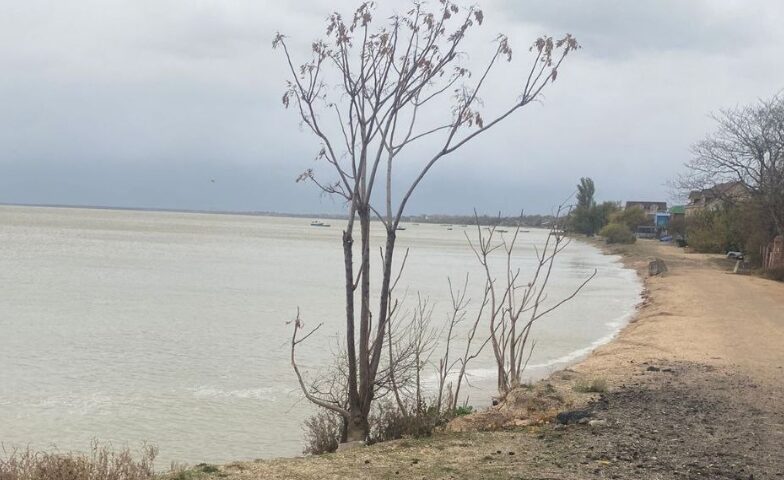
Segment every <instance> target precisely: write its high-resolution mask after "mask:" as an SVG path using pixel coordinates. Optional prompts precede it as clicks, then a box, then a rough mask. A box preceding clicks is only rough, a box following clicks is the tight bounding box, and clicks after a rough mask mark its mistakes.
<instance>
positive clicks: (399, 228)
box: [395, 227, 406, 230]
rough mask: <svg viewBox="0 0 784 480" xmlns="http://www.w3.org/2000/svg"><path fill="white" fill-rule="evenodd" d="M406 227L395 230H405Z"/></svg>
mask: <svg viewBox="0 0 784 480" xmlns="http://www.w3.org/2000/svg"><path fill="white" fill-rule="evenodd" d="M405 229H406V227H397V228H396V229H395V230H405Z"/></svg>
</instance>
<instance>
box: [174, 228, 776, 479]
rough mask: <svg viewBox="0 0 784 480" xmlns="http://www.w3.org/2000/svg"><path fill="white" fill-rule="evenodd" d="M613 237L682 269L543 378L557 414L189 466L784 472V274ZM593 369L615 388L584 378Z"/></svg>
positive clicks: (456, 472)
mask: <svg viewBox="0 0 784 480" xmlns="http://www.w3.org/2000/svg"><path fill="white" fill-rule="evenodd" d="M612 251H613V252H614V253H618V254H620V255H622V256H623V257H624V261H625V262H626V263H627V264H628V265H630V266H632V267H635V268H638V269H641V270H642V271H645V269H646V268H647V261H648V259H649V258H653V257H659V258H662V259H663V260H664V262H665V263H666V265H667V267H668V268H669V271H668V272H667V273H665V274H663V275H661V276H657V277H652V278H648V279H647V280H646V286H647V292H646V301H645V303H644V305H643V306H642V307H641V309H640V312H639V314H638V315H637V317H636V318H635V319H634V320H633V321H632V323H630V324H629V325H628V326H627V327H626V328H625V329H624V330H623V331H622V332H621V334H620V335H619V336H618V337H617V338H616V339H615V340H614V341H612V342H611V343H609V344H607V345H605V346H603V347H600V348H599V349H597V350H596V351H595V352H594V353H593V354H592V355H591V356H589V357H588V358H587V359H586V360H585V361H583V362H581V363H580V364H578V365H576V366H574V367H573V368H572V369H569V370H565V371H561V372H558V373H556V374H554V375H553V376H552V377H551V378H550V379H548V380H546V381H544V382H542V383H541V384H539V385H538V386H537V388H535V389H532V392H533V391H534V390H535V391H536V392H539V394H541V393H542V392H551V393H548V394H547V395H550V396H551V397H552V398H557V399H558V400H559V402H557V406H558V407H559V409H560V413H561V414H560V415H557V416H556V415H554V413H557V412H553V415H551V416H549V417H547V416H540V417H539V418H540V419H542V418H544V419H546V420H551V421H549V422H547V423H542V424H540V423H538V422H535V421H531V420H530V419H531V418H532V417H531V415H530V413H531V412H523V411H519V412H517V417H519V418H517V419H515V420H514V421H513V422H511V423H510V422H508V421H507V422H506V427H505V428H502V429H501V430H496V431H463V432H456V433H455V432H450V433H443V434H440V435H437V436H436V437H434V438H432V439H423V440H400V441H396V442H390V443H387V444H383V445H376V446H373V447H366V448H359V449H355V450H349V451H345V452H338V453H335V454H329V455H323V456H320V457H313V458H300V459H278V460H266V461H258V462H249V463H235V464H229V465H225V466H221V467H219V468H218V471H217V472H210V473H200V470H199V469H196V470H193V471H190V472H187V474H186V475H187V476H183V477H181V478H192V479H196V478H229V479H254V480H256V479H309V478H323V479H343V478H357V479H360V478H363V479H364V478H379V479H385V478H405V479H409V478H423V479H434V478H444V479H458V478H465V479H480V478H481V479H485V478H486V479H496V478H516V479H586V478H619V479H744V480H746V479H768V478H772V479H775V478H782V479H784V284H781V283H775V282H772V281H769V280H764V279H761V278H756V277H752V276H743V275H735V274H731V273H729V272H728V270H729V269H730V268H731V266H732V265H731V264H730V263H727V261H725V260H723V259H721V258H720V257H717V256H708V255H698V254H687V253H684V252H683V251H682V250H681V249H677V248H675V247H672V246H668V245H662V244H659V243H657V242H653V241H640V242H638V243H637V244H635V245H632V246H624V247H616V248H613V249H612ZM591 379H601V380H602V381H605V382H606V383H607V388H606V391H604V392H602V393H576V392H574V391H573V389H572V387H573V385H574V384H575V382H579V381H583V382H585V381H587V380H591ZM532 394H533V393H532ZM523 395H525V392H523ZM507 410H509V409H508V408H507ZM491 413H492V412H491ZM507 413H508V411H507ZM513 417H514V415H513ZM477 418H479V417H477ZM506 420H509V418H506ZM457 430H461V429H460V428H458V429H457ZM468 430H471V429H468ZM206 470H212V468H207V469H206Z"/></svg>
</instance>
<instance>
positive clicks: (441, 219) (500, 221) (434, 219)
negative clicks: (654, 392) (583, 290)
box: [0, 202, 552, 228]
mask: <svg viewBox="0 0 784 480" xmlns="http://www.w3.org/2000/svg"><path fill="white" fill-rule="evenodd" d="M0 207H24V208H62V209H78V210H109V211H119V212H157V213H188V214H196V215H243V216H248V217H275V218H311V219H312V218H317V219H321V218H323V219H329V220H348V215H345V214H340V213H285V212H269V211H248V210H237V211H234V210H198V209H178V208H156V207H120V206H106V205H78V204H77V205H69V204H59V203H51V204H50V203H3V202H0ZM519 218H520V217H519V216H512V217H508V216H498V215H492V216H489V215H486V214H481V215H479V221H480V222H479V223H480V224H481V225H494V224H497V225H503V226H514V225H517V224H519ZM551 218H552V216H551V215H527V216H525V217H524V221H523V222H522V224H521V226H522V227H526V228H546V227H547V225H546V224H542V223H541V221H542V220H545V221H546V220H549V219H551ZM473 219H474V215H473V214H454V215H452V214H439V213H434V214H420V215H408V216H404V217H403V218H402V221H403V222H404V223H427V224H433V225H438V224H455V225H473V224H475V223H474V220H473ZM526 219H537V220H539V222H536V221H534V222H531V221H526ZM371 220H372V221H378V219H377V218H375V217H374V218H372V219H371Z"/></svg>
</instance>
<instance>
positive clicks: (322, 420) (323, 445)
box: [303, 409, 343, 455]
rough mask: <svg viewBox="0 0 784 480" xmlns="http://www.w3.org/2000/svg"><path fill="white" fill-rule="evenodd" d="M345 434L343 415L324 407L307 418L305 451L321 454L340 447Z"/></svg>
mask: <svg viewBox="0 0 784 480" xmlns="http://www.w3.org/2000/svg"><path fill="white" fill-rule="evenodd" d="M342 436H343V417H341V416H340V415H338V414H336V413H334V412H332V411H331V410H326V409H322V410H320V411H319V412H318V413H316V414H315V415H312V416H310V417H308V418H307V419H306V420H305V442H306V444H305V450H304V452H303V453H307V454H311V455H320V454H322V453H330V452H334V451H335V450H337V449H338V445H339V444H340V439H341V438H342Z"/></svg>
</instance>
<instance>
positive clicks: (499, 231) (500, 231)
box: [496, 228, 509, 233]
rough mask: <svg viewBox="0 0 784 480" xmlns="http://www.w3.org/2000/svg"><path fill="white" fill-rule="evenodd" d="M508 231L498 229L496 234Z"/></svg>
mask: <svg viewBox="0 0 784 480" xmlns="http://www.w3.org/2000/svg"><path fill="white" fill-rule="evenodd" d="M508 231H509V230H502V229H500V228H499V229H498V230H496V232H498V233H506V232H508Z"/></svg>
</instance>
